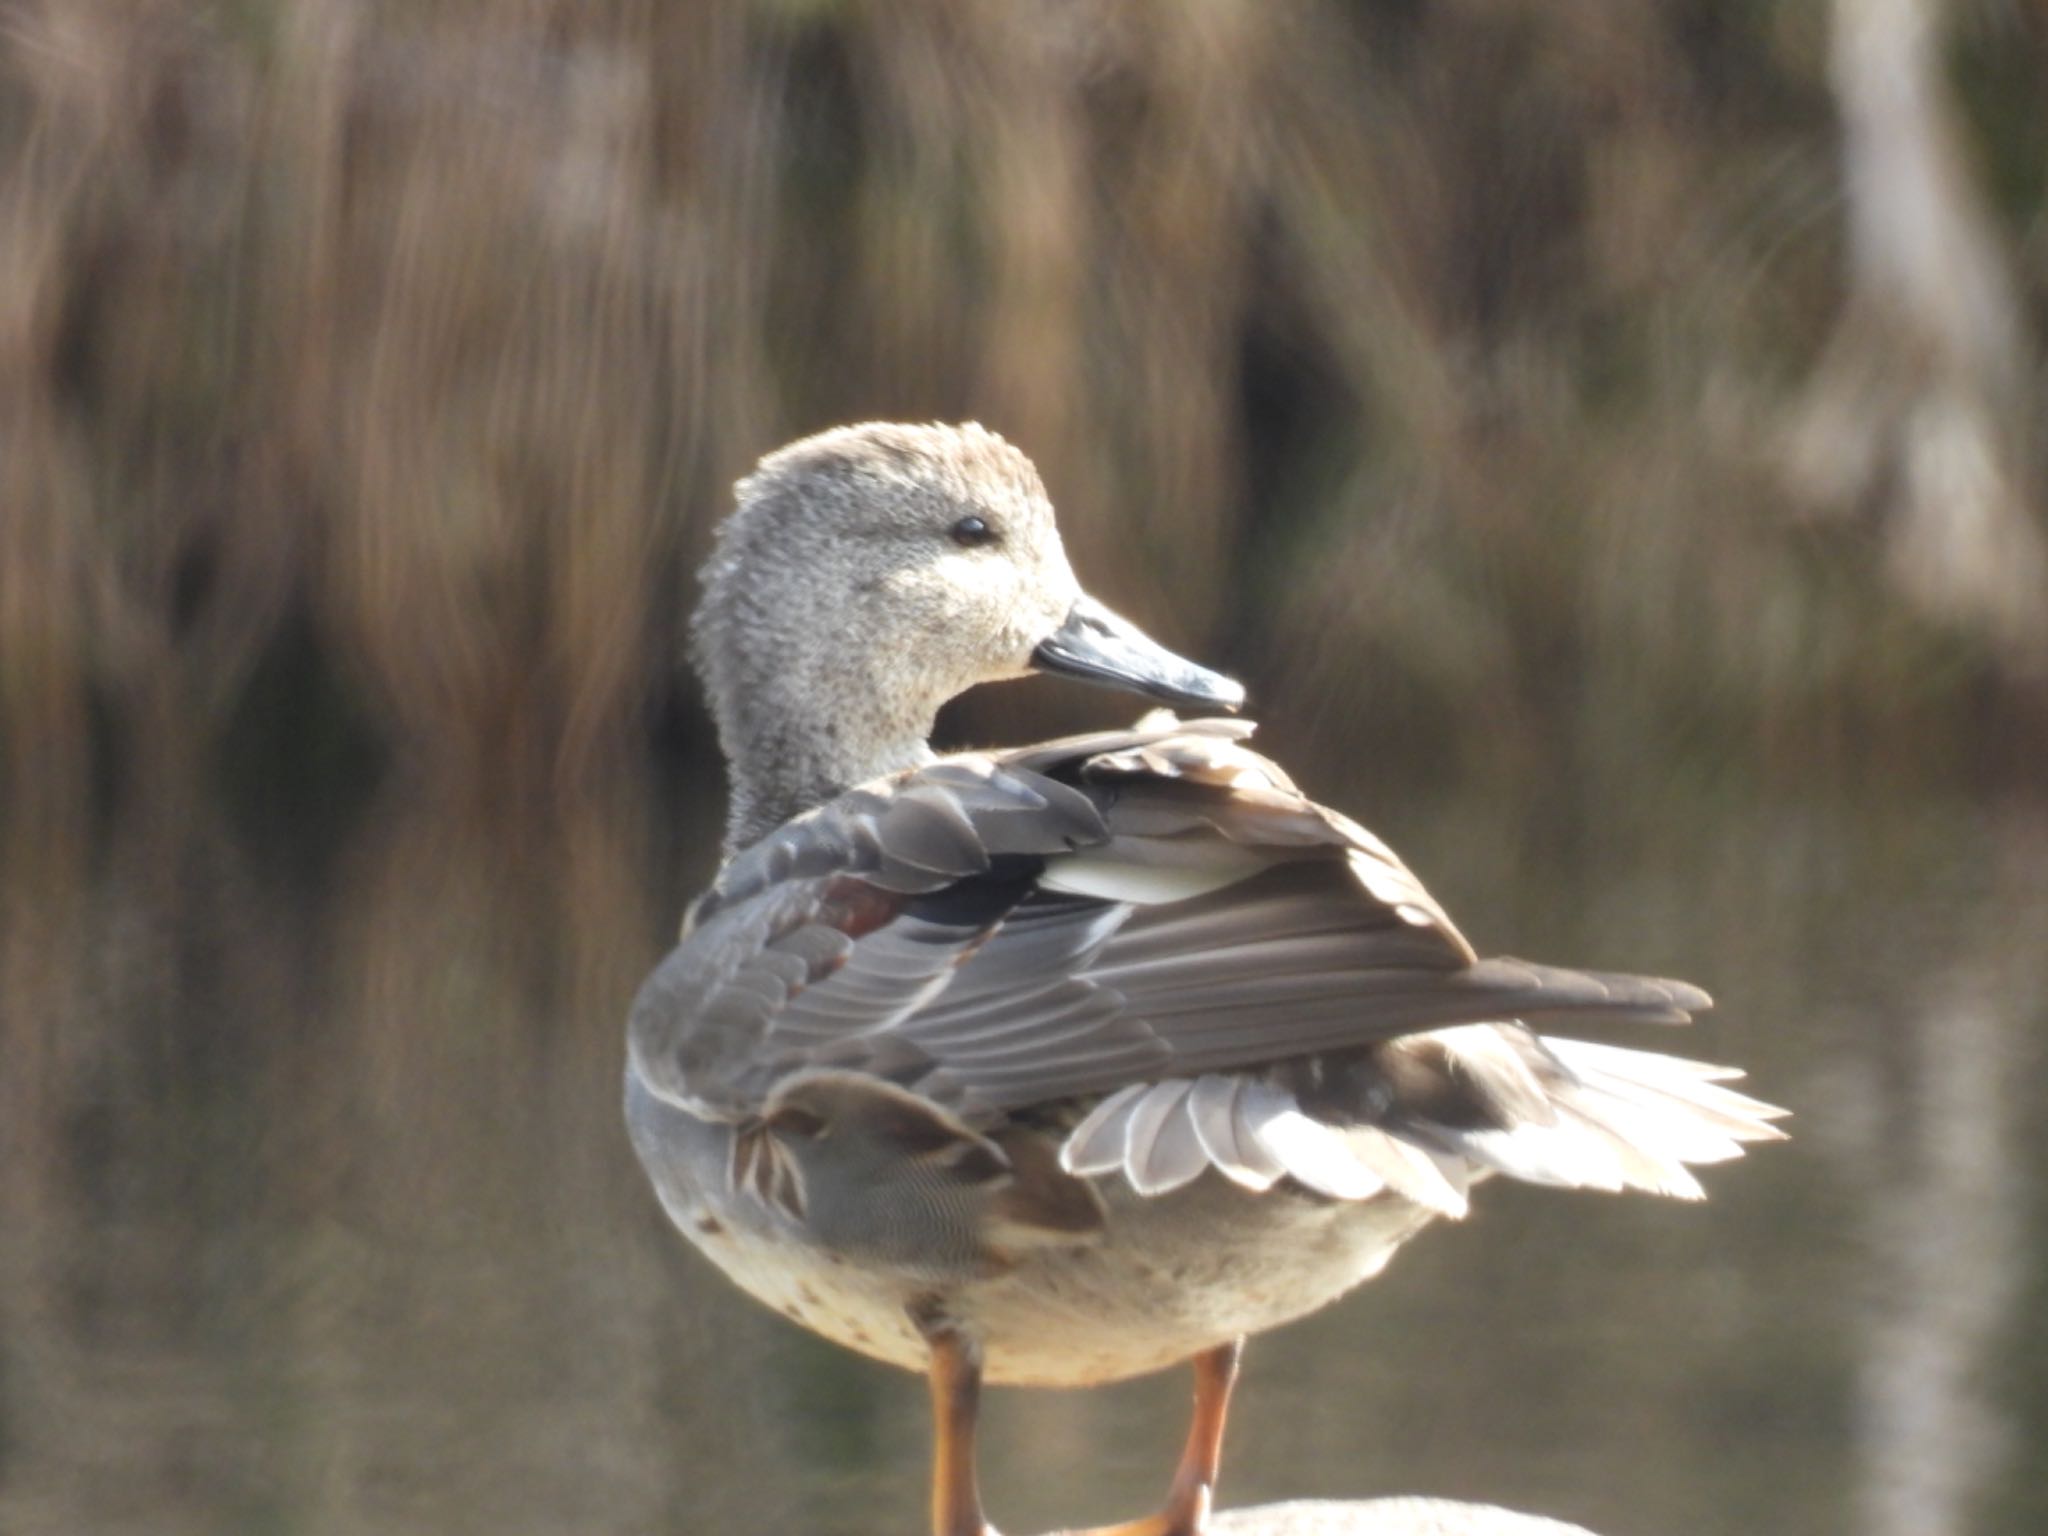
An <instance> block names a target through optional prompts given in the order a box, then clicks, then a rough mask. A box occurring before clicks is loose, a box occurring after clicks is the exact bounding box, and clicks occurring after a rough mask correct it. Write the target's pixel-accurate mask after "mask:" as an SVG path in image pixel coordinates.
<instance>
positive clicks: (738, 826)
mask: <svg viewBox="0 0 2048 1536" xmlns="http://www.w3.org/2000/svg"><path fill="white" fill-rule="evenodd" d="M752 682H753V684H754V686H753V687H752V688H749V689H745V690H741V692H740V693H739V695H738V696H737V697H734V698H732V699H730V700H728V702H727V704H726V706H725V707H724V708H723V709H722V710H721V711H720V716H721V717H720V719H719V722H718V729H719V737H720V740H721V741H722V742H723V744H724V747H725V754H726V760H727V764H728V768H729V772H730V773H731V776H732V805H731V808H730V809H729V810H728V812H727V813H726V822H725V856H726V857H727V858H731V857H732V856H733V855H734V854H735V853H738V852H739V851H740V850H741V849H742V848H746V847H749V846H751V845H752V844H754V843H757V842H759V841H760V840H761V839H762V838H764V837H766V836H767V835H768V834H769V833H770V832H773V831H774V830H775V829H776V828H777V827H779V826H781V825H782V824H783V823H784V822H785V821H788V820H789V819H790V818H791V817H793V816H800V815H802V814H803V813H804V812H805V811H808V810H811V809H813V808H815V807H817V806H820V805H823V804H824V803H825V802H826V801H828V800H830V799H832V798H833V797H834V796H836V795H839V794H842V793H843V792H845V791H846V790H848V789H851V788H853V786H854V785H856V784H863V783H866V782H867V781H868V780H869V779H873V778H879V777H880V776H881V775H883V774H886V773H894V772H896V771H898V770H899V769H904V768H915V767H917V766H919V765H920V764H923V763H928V762H930V761H931V760H932V755H933V754H932V749H931V745H930V740H929V738H930V736H931V731H932V719H933V716H934V715H935V714H936V713H937V710H936V707H934V708H932V709H930V710H919V709H914V708H911V709H898V710H895V711H887V710H884V709H882V708H881V707H880V706H879V705H878V704H877V703H876V702H875V700H876V697H877V695H876V694H875V692H874V691H872V690H869V689H867V688H863V687H859V686H858V685H857V684H856V683H855V681H854V680H853V679H850V678H833V679H830V680H829V682H828V681H827V680H824V679H809V680H806V679H803V678H801V677H798V676H795V675H793V674H789V673H781V674H760V675H757V676H756V677H755V678H754V679H752Z"/></svg>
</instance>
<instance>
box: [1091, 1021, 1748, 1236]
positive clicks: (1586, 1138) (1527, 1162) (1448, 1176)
mask: <svg viewBox="0 0 2048 1536" xmlns="http://www.w3.org/2000/svg"><path fill="white" fill-rule="evenodd" d="M1480 1030H1486V1031H1487V1033H1488V1034H1491V1033H1492V1031H1491V1029H1490V1028H1489V1027H1488V1026H1465V1027H1464V1028H1463V1029H1462V1030H1455V1031H1454V1030H1446V1031H1442V1032H1440V1034H1439V1035H1438V1036H1437V1038H1439V1039H1441V1040H1442V1041H1443V1043H1444V1044H1445V1045H1446V1046H1451V1047H1453V1048H1454V1049H1455V1042H1458V1041H1459V1037H1460V1036H1461V1035H1475V1034H1476V1033H1477V1032H1478V1031H1480ZM1479 1043H1480V1042H1479V1041H1478V1040H1476V1039H1473V1040H1471V1041H1470V1044H1471V1045H1473V1046H1477V1045H1478V1044H1479ZM1543 1045H1544V1047H1545V1048H1546V1049H1547V1050H1548V1052H1549V1053H1550V1055H1551V1056H1552V1057H1553V1058H1554V1060H1555V1061H1556V1062H1557V1063H1559V1065H1560V1066H1561V1067H1562V1068H1563V1069H1564V1070H1563V1071H1562V1072H1556V1073H1553V1074H1551V1075H1550V1076H1549V1077H1548V1078H1547V1079H1546V1080H1545V1081H1544V1082H1543V1083H1542V1084H1541V1092H1542V1095H1543V1098H1544V1100H1545V1102H1546V1105H1547V1110H1548V1117H1547V1119H1546V1120H1544V1121H1541V1122H1539V1121H1537V1120H1534V1119H1526V1118H1524V1119H1518V1120H1517V1121H1516V1122H1515V1123H1513V1124H1512V1125H1508V1126H1506V1127H1501V1128H1490V1129H1475V1128H1472V1127H1469V1126H1452V1125H1441V1124H1437V1123H1435V1122H1432V1121H1430V1120H1428V1119H1426V1118H1422V1117H1420V1116H1415V1117H1411V1118H1408V1119H1405V1120H1400V1119H1398V1117H1399V1107H1398V1106H1396V1107H1395V1109H1394V1111H1393V1112H1392V1114H1390V1116H1389V1119H1390V1121H1396V1120H1397V1121H1398V1123H1390V1124H1386V1125H1350V1126H1347V1125H1336V1124H1331V1123H1329V1122H1327V1121H1324V1120H1321V1119H1318V1118H1316V1117H1315V1116H1313V1115H1310V1114H1308V1113H1307V1112H1305V1111H1304V1110H1303V1109H1302V1108H1301V1105H1300V1103H1299V1102H1298V1101H1297V1100H1296V1098H1295V1096H1294V1095H1293V1094H1292V1093H1290V1092H1289V1091H1287V1090H1286V1089H1284V1088H1282V1087H1280V1086H1278V1085H1276V1084H1274V1083H1271V1082H1267V1081H1264V1080H1263V1079H1259V1078H1253V1077H1245V1076H1237V1075H1233V1074H1224V1073H1208V1074H1205V1075H1203V1076H1201V1077H1196V1078H1192V1079H1190V1078H1169V1079H1166V1080H1165V1081H1162V1082H1153V1083H1134V1084H1132V1085H1131V1086H1130V1087H1128V1088H1123V1089H1120V1090H1118V1091H1117V1092H1116V1093H1113V1094H1111V1095H1110V1096H1109V1097H1108V1098H1106V1099H1104V1100H1103V1101H1102V1102H1101V1103H1100V1104H1098V1105H1097V1106H1096V1107H1095V1109H1094V1110H1093V1111H1092V1112H1091V1113H1090V1114H1089V1115H1088V1116H1087V1118H1086V1119H1084V1120H1082V1122H1081V1123H1080V1124H1079V1125H1077V1126H1076V1127H1075V1128H1074V1130H1073V1132H1072V1133H1071V1134H1070V1135H1069V1136H1068V1138H1067V1140H1066V1144H1065V1145H1064V1146H1063V1147H1062V1148H1061V1149H1060V1163H1061V1165H1062V1166H1063V1167H1064V1168H1066V1170H1067V1171H1068V1172H1069V1173H1073V1174H1077V1175H1081V1176H1083V1177H1093V1178H1106V1177H1112V1176H1119V1175H1120V1176H1122V1177H1123V1178H1124V1179H1125V1180H1127V1181H1128V1182H1129V1184H1130V1186H1131V1188H1132V1189H1134V1190H1136V1191H1137V1192H1138V1193H1139V1194H1141V1195H1146V1196H1154V1197H1156V1196H1160V1195H1167V1194H1171V1193H1172V1192H1173V1191H1175V1190H1177V1189H1180V1188H1182V1187H1183V1186H1185V1185H1187V1184H1190V1183H1192V1182H1193V1181H1194V1180H1195V1179H1197V1178H1199V1177H1200V1176H1201V1175H1202V1174H1203V1173H1205V1172H1206V1171H1208V1170H1209V1169H1211V1168H1214V1169H1215V1170H1216V1171H1217V1172H1218V1173H1220V1174H1221V1175H1222V1176H1223V1177H1224V1178H1226V1179H1229V1180H1230V1181H1231V1182H1232V1183H1234V1184H1237V1185H1240V1186H1242V1187H1243V1188H1245V1189H1248V1190H1251V1191H1253V1192H1260V1191H1264V1190H1268V1189H1271V1188H1272V1187H1273V1185H1274V1184H1276V1183H1278V1182H1279V1180H1280V1179H1281V1178H1283V1177H1285V1178H1291V1179H1293V1180H1294V1181H1295V1182H1296V1183H1298V1184H1300V1185H1302V1186H1303V1187H1304V1188H1306V1189H1310V1190H1313V1191H1315V1192H1316V1193H1317V1194H1321V1195H1324V1196H1327V1197H1328V1198H1330V1199H1332V1200H1369V1199H1371V1198H1373V1197H1374V1196H1376V1195H1380V1194H1385V1193H1392V1194H1396V1195H1399V1196H1401V1197H1403V1198H1405V1199H1407V1200H1410V1201H1412V1202H1413V1203H1415V1204H1417V1205H1420V1206H1422V1207H1424V1208H1426V1209H1428V1210H1432V1211H1435V1212H1437V1213H1438V1214H1440V1215H1444V1216H1450V1217H1460V1216H1463V1215H1464V1214H1465V1211H1466V1208H1467V1200H1466V1196H1467V1191H1468V1190H1469V1188H1470V1186H1471V1184H1472V1183H1473V1182H1475V1181H1476V1180H1478V1179H1482V1178H1485V1177H1487V1176H1488V1175H1490V1174H1494V1173H1504V1174H1506V1175H1508V1176H1509V1177H1511V1178H1516V1179H1521V1180H1523V1181H1525V1182H1527V1183H1531V1184H1552V1185H1563V1186H1569V1187H1572V1188H1579V1189H1605V1190H1621V1189H1639V1190H1645V1191H1648V1192H1650V1193H1652V1194H1660V1195H1669V1196H1672V1197H1674V1198H1677V1199H1685V1200H1696V1199H1699V1198H1701V1195H1702V1190H1701V1188H1700V1185H1699V1181H1698V1180H1696V1179H1695V1178H1694V1177H1693V1176H1692V1174H1691V1173H1690V1172H1689V1171H1688V1168H1687V1165H1688V1164H1693V1163H1718V1162H1725V1161H1727V1160H1728V1159H1729V1158H1734V1157H1740V1156H1741V1155H1742V1143H1744V1142H1749V1141H1776V1140H1780V1139H1782V1137H1783V1133H1782V1132H1781V1131H1779V1130H1778V1129H1777V1128H1776V1127H1774V1126H1773V1125H1771V1123H1770V1122H1771V1121H1772V1120H1774V1119H1776V1118H1778V1117H1779V1116H1780V1115H1782V1114H1783V1113H1784V1111H1783V1110H1781V1109H1777V1108H1775V1107H1774V1106H1772V1105H1769V1104H1765V1103H1763V1102H1761V1101H1760V1100H1757V1099H1753V1098H1750V1097H1749V1096H1748V1095H1746V1094H1742V1093H1738V1092H1736V1091H1735V1090H1733V1089H1730V1088H1726V1087H1723V1086H1721V1085H1722V1083H1724V1082H1725V1081H1726V1080H1727V1079H1729V1078H1732V1077H1739V1076H1740V1075H1741V1074H1740V1073H1739V1072H1737V1071H1735V1070H1734V1069H1732V1068H1727V1067H1716V1066H1710V1065H1708V1064H1706V1063H1704V1062H1697V1061H1688V1060H1685V1059H1684V1058H1682V1057H1677V1056H1665V1055H1661V1054H1659V1053H1656V1052H1653V1051H1632V1050H1627V1049H1624V1048H1622V1047H1619V1046H1610V1045H1594V1044H1589V1043H1587V1042H1583V1041H1578V1040H1554V1039H1547V1038H1546V1039H1545V1040H1544V1041H1543Z"/></svg>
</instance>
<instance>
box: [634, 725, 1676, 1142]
mask: <svg viewBox="0 0 2048 1536" xmlns="http://www.w3.org/2000/svg"><path fill="white" fill-rule="evenodd" d="M1249 730H1250V727H1249V726H1248V725H1245V724H1244V723H1243V722H1238V721H1222V720H1218V721H1193V722H1187V723H1185V724H1183V723H1181V722H1174V721H1169V722H1166V723H1164V724H1161V725H1158V726H1155V727H1153V728H1150V729H1139V730H1133V731H1126V732H1112V733H1104V734H1101V735H1096V736H1088V737H1076V738H1072V739H1070V740H1067V741H1061V742H1054V743H1049V744H1047V745H1044V746H1041V747H1035V748H1031V749H1028V750H1024V751H1018V752H1011V753H1004V754H997V755H989V756H963V757H957V758H949V759H946V760H943V761H941V762H939V763H937V764H934V765H932V766H930V767H927V768H923V769H919V770H914V771H912V772H910V773H907V774H903V775H898V776H896V777H895V778H893V779H890V780H886V781H883V782H881V783H879V784H876V785H872V786H867V787H865V788H863V789H861V790H857V791H855V792H853V793H851V794H849V795H846V796H842V797H841V798H840V799H838V800H836V801H834V802H832V803H831V804H829V805H827V806H825V807H821V808H820V809H819V810H818V811H815V812H813V813H811V814H810V815H807V816H805V817H802V818H799V819H798V820H796V821H794V822H792V823H791V824H790V825H788V826H786V827H784V828H782V829H781V830H780V831H778V832H776V833H775V834H773V835H772V836H770V837H769V838H767V839H765V840H764V841H763V842H762V843H760V844H758V845H756V846H755V847H754V848H752V849H750V850H748V851H747V852H746V853H744V854H743V855H741V856H740V857H739V858H737V859H735V860H734V861H733V862H732V863H731V864H730V865H728V866H727V868H726V869H725V871H724V872H723V873H722V874H721V875H720V877H719V879H718V881H717V882H716V883H715V884H714V886H713V887H712V889H711V890H710V891H709V892H707V893H706V895H705V896H704V898H702V899H701V900H700V902H699V903H698V905H697V907H696V909H695V911H694V913H693V917H692V920H691V923H690V926H689V928H688V930H687V931H686V934H685V937H684V939H683V942H682V943H681V944H680V945H679V946H678V947H677V949H676V950H675V951H674V952H673V953H671V955H670V956H669V957H668V959H667V960H666V961H664V962H663V964H662V965H661V966H660V967H659V968H657V970H656V971H655V973H654V975H653V976H652V977H650V979H649V981H648V983H647V985H646V986H645V987H644V988H643V990H642V993H641V996H640V999H639V1001H638V1002H637V1004H636V1005H635V1009H634V1016H633V1022H632V1028H631V1053H632V1063H633V1070H634V1071H635V1072H636V1073H637V1074H638V1075H639V1077H640V1078H641V1080H642V1081H643V1082H644V1083H645V1084H646V1086H647V1087H648V1088H649V1089H650V1090H651V1091H653V1092H654V1093H655V1094H657V1095H658V1096H660V1097H663V1098H665V1099H668V1100H670V1101H671V1102H673V1103H676V1104H678V1105H681V1106H683V1107H685V1108H687V1109H690V1110H691V1111H692V1112H693V1113H697V1114H700V1115H709V1116H712V1117H715V1118H730V1119H739V1118H743V1117H745V1116H748V1115H752V1114H757V1113H759V1112H761V1110H762V1108H763V1106H765V1105H768V1104H769V1103H770V1102H771V1101H772V1099H773V1097H774V1095H775V1093H776V1092H777V1090H778V1086H779V1085H782V1084H785V1083H788V1082H790V1081H792V1080H797V1079H800V1078H801V1077H802V1076H803V1075H804V1074H805V1073H807V1072H814V1071H850V1072H855V1073H864V1074H868V1075H872V1076H875V1077H880V1078H884V1079H887V1080H888V1081H890V1082H892V1083H894V1084H897V1085H899V1086H902V1087H905V1088H908V1089H910V1090H911V1091H912V1092H914V1093H915V1094H917V1095H919V1096H920V1097H922V1098H924V1099H925V1100H927V1101H929V1102H931V1103H933V1104H934V1105H935V1106H937V1107H940V1108H943V1109H944V1110H946V1111H947V1112H949V1113H951V1114H956V1115H959V1116H961V1117H963V1118H964V1119H965V1120H967V1121H969V1122H977V1121H981V1120H985V1119H986V1117H989V1116H992V1115H994V1114H996V1113H998V1112H1002V1111H1014V1110H1019V1109H1024V1108H1027V1107H1030V1106H1034V1105H1042V1104H1047V1103H1051V1102H1054V1101H1058V1100H1063V1099H1069V1098H1074V1097H1078V1096H1085V1095H1102V1094H1114V1093H1116V1092H1118V1091H1119V1090H1123V1089H1126V1088H1127V1087H1129V1086H1131V1085H1134V1084H1153V1083H1158V1082H1160V1081H1161V1080H1166V1079H1175V1080H1185V1081H1193V1080H1194V1079H1196V1078H1199V1077H1201V1076H1203V1075H1205V1074H1208V1075H1216V1074H1232V1073H1244V1072H1263V1071H1265V1070H1267V1069H1269V1068H1271V1067H1273V1066H1275V1065H1276V1064H1281V1063H1287V1062H1297V1061H1302V1060H1306V1059H1310V1058H1315V1057H1318V1056H1320V1055H1322V1054H1324V1053H1329V1052H1333V1051H1347V1050H1353V1049H1356V1048H1359V1047H1364V1046H1369V1045H1371V1044H1373V1043H1374V1042H1381V1041H1389V1040H1393V1039H1396V1038H1398V1037H1402V1036H1407V1035H1411V1034H1414V1033H1415V1032H1417V1031H1423V1030H1430V1029H1437V1028H1441V1027H1443V1026H1446V1025H1461V1024H1469V1023H1476V1022H1480V1021H1490V1020H1500V1019H1511V1018H1523V1017H1531V1016H1536V1015H1549V1014H1555V1013H1560V1012H1569V1013H1590V1014H1599V1015H1604V1016H1609V1017H1619V1018H1622V1019H1628V1020H1636V1021H1651V1022H1683V1021H1684V1020H1685V1019H1686V1018H1687V1017H1688V1015H1689V1013H1690V1012H1691V1011H1692V1010H1694V1009H1698V1008H1702V1007H1705V1006H1706V1005H1707V1001H1708V1000H1707V998H1706V995H1705V994H1704V993H1702V992H1700V991H1699V990H1698V989H1697V988H1694V987H1689V986H1687V985H1685V984H1684V983H1682V982H1667V981H1658V980H1652V979H1648V978H1641V977H1629V976H1613V975H1603V974H1597V973H1593V972H1584V971H1570V970H1562V969H1557V968H1554V967H1546V966H1538V965H1532V964H1527V963H1524V962H1521V961H1514V960H1501V959H1493V960H1480V959H1479V958H1478V957H1477V956H1476V955H1475V954H1474V952H1473V950H1472V948H1471V946H1470V945H1469V944H1468V943H1467V942H1466V941H1465V939H1464V937H1463V936H1462V935H1461V934H1459V933H1458V931H1457V929H1456V928H1455V927H1454V926H1453V925H1452V923H1451V921H1450V919H1449V918H1448V917H1447V916H1445V914H1444V913H1443V911H1442V909H1441V908H1440V907H1438V905H1437V904H1436V902H1435V901H1434V900H1433V899H1432V898H1431V897H1430V896H1429V894H1428V892H1427V891H1426V890H1424V889H1423V887H1422V885H1421V883H1420V882H1419V881H1418V880H1417V879H1416V878H1415V876H1414V875H1413V874H1412V873H1411V872H1410V871H1409V870H1408V868H1407V867H1406V866H1405V865H1404V864H1402V863H1401V861H1400V860H1399V859H1398V858H1397V857H1396V856H1395V855H1394V854H1393V853H1392V851H1391V850H1389V849H1388V848H1387V847H1386V846H1385V845H1384V844H1383V843H1381V842H1380V841H1379V840H1378V839H1376V838H1374V837H1372V836H1371V835H1370V834H1369V833H1367V832H1365V831H1364V830H1363V829H1362V828H1360V827H1358V826H1357V825H1356V824H1355V823H1352V822H1351V821H1349V820H1348V819H1346V818H1344V817H1342V816H1340V815H1338V814H1336V813H1335V812H1332V811H1329V810H1327V809H1324V808H1323V807H1320V806H1317V805H1315V804H1314V803H1313V802H1311V801H1309V800H1308V799H1307V798H1306V797H1304V796H1303V795H1302V794H1301V793H1300V792H1299V791H1298V790H1296V789H1295V787H1294V786H1293V785H1292V784H1291V783H1290V782H1289V781H1288V780H1287V778H1286V776H1285V775H1284V774H1283V773H1282V772H1281V771H1280V770H1279V769H1278V768H1277V767H1275V766H1274V765H1273V764H1272V763H1270V762H1268V761H1267V760H1266V759H1264V758H1262V757H1260V756H1259V755H1258V754H1256V753H1254V752H1252V751H1251V750H1250V749H1249V748H1248V747H1246V746H1245V745H1244V744H1243V738H1244V737H1245V735H1246V734H1248V732H1249Z"/></svg>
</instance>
